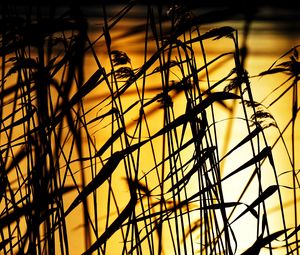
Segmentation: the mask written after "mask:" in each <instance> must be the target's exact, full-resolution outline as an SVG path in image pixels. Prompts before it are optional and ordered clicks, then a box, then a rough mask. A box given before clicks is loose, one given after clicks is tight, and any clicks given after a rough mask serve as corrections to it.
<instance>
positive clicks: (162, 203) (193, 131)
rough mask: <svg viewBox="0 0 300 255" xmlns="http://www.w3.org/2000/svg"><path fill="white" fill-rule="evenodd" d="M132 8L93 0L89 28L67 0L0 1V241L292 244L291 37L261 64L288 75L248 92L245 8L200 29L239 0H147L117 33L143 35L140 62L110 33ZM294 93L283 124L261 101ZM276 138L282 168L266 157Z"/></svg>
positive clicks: (94, 248)
mask: <svg viewBox="0 0 300 255" xmlns="http://www.w3.org/2000/svg"><path fill="white" fill-rule="evenodd" d="M135 6H136V3H135V2H134V1H132V2H128V3H127V4H125V5H124V7H122V8H120V11H117V12H116V14H115V15H112V16H110V15H111V14H110V13H108V12H107V8H106V6H103V7H99V11H100V10H101V13H102V14H103V15H102V16H101V17H102V19H101V24H102V30H101V33H100V34H98V37H97V38H95V39H94V38H93V39H92V38H91V35H90V30H89V22H88V19H87V17H86V16H85V14H84V13H83V12H82V11H81V9H80V8H77V7H76V6H73V7H72V8H70V9H67V11H66V12H64V13H61V11H60V10H59V9H56V8H55V7H51V8H49V9H47V11H46V12H47V13H45V9H43V8H42V7H34V6H32V8H30V7H24V10H22V11H20V12H19V10H18V8H13V7H12V6H9V5H6V6H5V5H3V8H2V13H1V48H0V56H1V79H0V82H1V86H0V95H1V97H0V116H1V125H0V134H1V138H0V139H1V148H0V149H1V154H0V155H1V170H0V187H1V190H0V211H1V214H0V226H1V227H0V235H1V238H0V251H1V253H3V254H74V252H77V253H81V254H92V253H93V254H176V255H179V254H229V255H230V254H244V255H246V254H299V250H300V249H299V233H298V232H299V229H300V228H299V217H298V214H299V213H298V211H299V208H298V205H299V204H298V200H299V194H298V189H299V181H298V173H299V169H298V167H297V160H296V158H297V157H296V154H297V138H296V136H297V132H296V131H297V113H298V111H299V103H298V88H297V85H298V80H299V71H300V64H299V58H298V48H299V47H298V46H295V47H294V48H293V49H291V50H289V51H288V52H286V53H285V54H283V55H282V56H281V57H280V58H279V59H278V60H277V61H276V62H274V64H273V65H271V67H270V68H269V69H268V70H265V71H264V70H262V72H261V73H260V74H258V75H257V77H261V79H264V78H265V77H269V76H276V75H282V77H286V78H285V79H286V80H285V82H283V83H282V84H279V85H276V88H275V89H274V90H273V92H272V93H271V94H270V95H269V96H268V97H267V98H266V99H265V100H263V101H261V102H257V100H256V98H255V93H254V92H255V91H254V89H253V85H252V84H251V82H252V80H254V78H255V77H254V76H250V75H249V74H248V72H247V70H245V60H246V58H247V35H248V33H249V31H251V29H250V24H251V19H250V18H251V17H252V16H253V15H254V13H252V11H253V10H252V9H250V11H249V12H248V13H246V17H247V19H245V27H244V30H243V33H244V36H243V40H242V42H240V39H239V31H237V30H236V29H235V28H233V27H229V26H220V27H217V28H213V29H211V30H209V31H204V32H203V30H202V25H203V24H206V23H211V22H218V21H223V20H226V19H227V18H228V17H231V15H233V14H235V13H236V12H237V10H236V9H225V10H221V11H220V10H218V11H212V12H208V13H204V14H201V15H198V14H197V13H192V12H191V11H189V10H188V9H186V8H185V7H183V6H178V5H174V6H172V7H170V8H169V9H165V7H164V8H163V7H161V6H145V8H147V11H146V12H145V13H146V16H145V17H144V19H143V21H144V23H143V24H142V25H141V26H135V27H133V28H129V29H128V31H126V32H125V33H124V35H125V36H126V35H143V39H142V40H141V43H142V45H144V46H143V54H144V55H143V63H141V65H140V66H138V67H137V68H136V67H135V66H134V65H133V62H134V61H133V60H132V59H131V57H130V56H128V55H127V53H126V51H125V50H123V49H122V50H121V49H116V48H115V45H116V42H117V41H116V40H117V39H115V37H114V36H113V35H114V31H115V29H116V27H118V25H119V24H120V23H122V21H124V20H125V18H126V15H127V14H128V13H129V12H131V11H133V10H134V8H135ZM101 8H102V9H101ZM121 37H122V35H121ZM225 42H226V43H227V44H228V45H230V49H231V50H229V51H224V52H223V53H222V54H220V55H218V56H214V57H211V56H210V55H208V54H207V45H209V44H210V43H217V44H220V45H222V44H224V43H225ZM98 47H101V52H99V49H98ZM124 48H125V49H126V47H124ZM103 56H104V57H103ZM89 61H90V62H89ZM224 65H226V69H225V70H226V74H224V75H223V74H221V75H219V76H215V75H214V73H215V71H217V70H220V68H224ZM90 66H93V68H94V69H95V70H94V69H92V68H90ZM216 77H217V78H216ZM156 84H158V85H156ZM278 91H279V93H277V92H278ZM290 95H291V102H292V103H291V117H290V119H289V120H288V122H287V123H285V126H284V127H283V128H281V127H279V126H278V124H277V122H276V119H275V118H274V117H273V115H272V114H271V110H272V107H274V106H276V105H277V104H279V103H280V102H281V101H283V100H285V97H288V96H290ZM270 100H271V101H270ZM268 101H270V102H268ZM235 123H239V131H240V132H239V133H238V134H234V133H233V131H232V130H233V128H234V127H235ZM271 129H272V130H275V131H276V132H277V134H278V135H277V136H276V138H275V140H274V141H273V140H272V141H270V140H268V135H267V133H268V132H269V130H271ZM288 133H289V134H290V136H291V139H290V141H292V142H291V143H289V142H287V139H288V138H287V137H286V135H287V134H288ZM279 144H280V145H281V146H283V148H284V150H283V151H284V152H283V153H282V152H281V153H282V155H283V154H284V155H286V157H288V159H289V164H290V169H285V170H282V169H278V166H277V163H278V160H277V158H274V157H273V152H274V150H276V148H277V147H278V146H279ZM241 155H242V156H241ZM284 177H286V178H287V179H288V180H289V181H288V184H286V183H284V181H282V179H283V178H284ZM125 184H127V186H126V185H125ZM284 194H285V195H286V194H288V196H290V195H291V194H292V202H291V205H290V206H289V207H288V206H287V203H288V202H289V201H287V198H286V197H285V196H284ZM272 204H276V205H277V209H276V211H275V218H276V221H275V220H274V212H272V208H273V206H272ZM287 208H292V210H290V209H289V211H288V209H287ZM275 222H276V226H275ZM243 223H244V224H245V223H246V225H242V224H243ZM247 223H248V224H247ZM250 225H251V227H250ZM241 226H243V228H244V226H246V228H249V229H247V230H248V233H247V239H248V242H247V243H246V244H244V243H243V242H242V239H241V236H240V235H241V234H240V233H241V228H242V227H241ZM76 228H77V229H76ZM74 233H76V234H74ZM79 243H80V244H79ZM74 247H81V248H74ZM82 247H83V248H82ZM79 249H81V250H79Z"/></svg>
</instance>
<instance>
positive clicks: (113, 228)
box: [82, 192, 137, 255]
mask: <svg viewBox="0 0 300 255" xmlns="http://www.w3.org/2000/svg"><path fill="white" fill-rule="evenodd" d="M131 193H132V197H131V199H130V201H129V202H128V204H127V205H126V207H125V208H124V210H123V211H122V212H121V213H120V214H119V216H118V217H117V218H116V219H115V220H114V222H113V223H112V224H111V225H110V226H109V227H108V228H107V229H106V230H105V232H104V233H103V234H102V235H101V236H100V237H99V238H98V239H97V241H96V242H94V243H93V244H92V246H91V247H90V248H89V249H87V250H86V251H85V252H83V253H82V255H87V254H91V253H92V252H93V251H95V250H97V249H98V248H100V246H101V245H102V244H104V243H105V242H106V241H107V240H108V239H109V238H110V237H111V236H112V235H113V234H114V233H115V232H116V231H117V230H119V229H120V227H121V226H122V224H123V222H124V221H125V220H126V219H128V218H129V217H130V216H131V214H132V212H133V211H134V208H135V205H136V202H137V197H136V195H133V192H131Z"/></svg>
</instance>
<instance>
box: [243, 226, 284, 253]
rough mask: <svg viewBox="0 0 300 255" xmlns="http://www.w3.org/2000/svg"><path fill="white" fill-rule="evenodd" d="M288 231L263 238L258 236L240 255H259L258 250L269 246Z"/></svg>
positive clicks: (281, 231)
mask: <svg viewBox="0 0 300 255" xmlns="http://www.w3.org/2000/svg"><path fill="white" fill-rule="evenodd" d="M287 231H288V230H280V231H277V232H275V233H273V234H270V235H268V236H266V237H263V236H262V235H260V236H259V237H258V238H257V240H256V241H255V242H254V244H253V245H252V246H251V247H250V248H248V249H247V250H246V251H245V252H243V253H242V254H241V255H254V254H259V252H260V250H261V249H262V248H263V247H265V246H266V245H268V244H270V243H271V242H272V241H274V240H275V239H276V238H278V237H279V236H281V235H283V234H284V233H286V232H287Z"/></svg>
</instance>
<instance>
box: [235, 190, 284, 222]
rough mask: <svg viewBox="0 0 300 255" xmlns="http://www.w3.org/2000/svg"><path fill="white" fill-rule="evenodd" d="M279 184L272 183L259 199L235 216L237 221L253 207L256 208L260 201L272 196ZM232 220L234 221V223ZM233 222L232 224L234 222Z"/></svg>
mask: <svg viewBox="0 0 300 255" xmlns="http://www.w3.org/2000/svg"><path fill="white" fill-rule="evenodd" d="M278 189H279V188H278V186H277V185H271V186H269V187H268V188H267V189H266V190H265V191H264V192H262V193H261V194H260V195H259V197H258V198H257V199H255V200H254V202H253V203H252V204H251V205H249V206H248V207H247V209H246V210H244V211H243V212H242V213H241V214H240V215H239V216H238V217H237V218H235V220H234V221H233V222H235V221H237V220H238V219H239V218H241V217H242V216H243V215H245V214H246V213H247V212H249V211H250V210H251V209H254V207H256V206H257V205H259V204H260V203H262V202H264V201H265V200H266V199H267V198H269V197H270V196H272V195H273V194H274V193H275V192H276V191H278ZM233 222H232V223H233ZM232 223H231V224H232Z"/></svg>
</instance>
